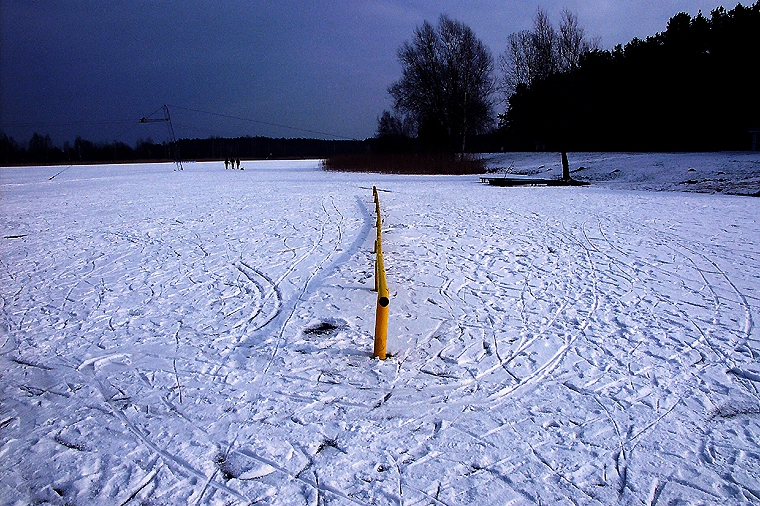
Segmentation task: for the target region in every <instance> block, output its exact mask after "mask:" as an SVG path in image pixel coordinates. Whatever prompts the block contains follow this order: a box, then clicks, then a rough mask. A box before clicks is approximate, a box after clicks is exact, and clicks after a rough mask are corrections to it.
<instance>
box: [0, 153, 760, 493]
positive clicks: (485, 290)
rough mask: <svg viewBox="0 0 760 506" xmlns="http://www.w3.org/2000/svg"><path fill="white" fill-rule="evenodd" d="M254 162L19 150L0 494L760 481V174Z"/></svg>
mask: <svg viewBox="0 0 760 506" xmlns="http://www.w3.org/2000/svg"><path fill="white" fill-rule="evenodd" d="M500 156H502V157H503V158H504V160H505V161H506V159H507V158H508V157H509V155H500ZM609 156H610V158H609V159H607V161H605V162H604V163H608V164H609V163H612V162H610V161H609V160H611V159H612V157H613V155H609ZM614 156H621V157H622V156H624V155H614ZM656 156H658V155H651V157H656ZM705 156H706V155H705ZM710 156H712V157H713V161H712V162H707V161H704V160H703V159H702V158H699V159H694V160H695V161H691V160H687V161H686V162H683V163H684V164H685V165H689V166H694V167H693V168H695V170H700V167H701V166H696V165H697V164H698V163H697V162H698V161H699V160H702V161H703V162H704V165H705V166H713V165H715V164H720V163H726V164H730V160H729V161H726V160H725V159H724V158H721V157H725V156H733V155H710ZM651 157H650V158H647V159H646V160H648V161H649V162H651V160H653V158H651ZM494 160H495V162H494V163H495V164H497V165H498V164H501V163H502V161H500V159H498V158H494ZM616 160H617V158H616ZM620 160H622V161H620V162H615V163H621V164H622V165H630V164H631V163H635V160H636V157H635V156H632V157H630V160H629V162H625V161H624V160H623V159H622V158H621V159H620ZM705 160H706V158H705ZM558 161H559V160H556V162H558ZM649 162H647V163H649ZM508 163H509V162H505V164H504V165H507V164H508ZM527 163H528V162H527V161H526V162H524V163H523V165H526V164H527ZM547 163H555V162H552V161H550V160H547V161H536V163H535V164H536V167H535V169H536V170H545V169H546V168H547ZM679 163H681V162H679ZM699 163H702V162H699ZM752 163H755V164H756V163H757V162H756V161H755V162H752ZM571 164H573V165H576V166H577V165H579V164H582V162H578V161H577V159H573V157H572V156H571ZM243 165H244V166H245V169H246V170H245V171H225V170H224V168H223V164H219V163H215V164H214V163H208V164H206V163H204V164H201V163H197V164H186V170H185V171H184V172H174V171H172V167H173V166H172V165H132V166H95V167H78V166H75V167H71V168H70V169H67V170H66V171H65V172H64V173H62V174H61V175H59V176H58V177H56V178H54V179H53V180H49V177H50V176H52V175H53V174H55V173H56V172H58V171H59V170H60V168H33V169H29V168H27V169H6V168H3V169H0V177H1V179H0V185H1V189H2V204H1V205H2V221H0V236H2V249H1V250H0V260H2V265H0V287H1V288H0V290H1V292H2V338H1V339H2V341H0V345H2V354H0V361H1V362H2V363H0V367H2V370H3V373H2V380H0V388H1V389H2V404H0V441H1V442H2V448H1V449H0V502H2V503H3V504H27V503H33V502H45V501H47V502H49V503H51V504H67V503H73V504H91V503H106V504H127V503H130V502H133V503H140V502H141V501H142V502H145V503H148V504H178V503H188V504H229V503H232V504H245V503H254V502H259V503H264V504H278V505H279V504H283V505H284V504H322V503H324V502H326V503H333V504H406V505H412V504H448V505H454V504H618V503H622V504H642V503H643V504H670V503H672V502H677V501H679V500H680V501H684V502H690V503H694V504H715V503H724V504H751V503H756V502H760V487H758V485H757V483H758V482H759V481H760V450H758V448H760V445H759V440H760V414H759V413H760V394H759V393H758V387H759V386H760V363H759V362H758V357H759V353H760V345H759V343H758V340H760V332H759V331H758V328H757V322H758V321H759V320H760V314H759V313H760V311H759V307H760V293H759V292H758V288H757V287H758V286H760V224H758V217H759V216H760V200H758V199H754V198H746V197H736V196H724V195H706V194H691V193H689V194H687V193H672V192H671V193H655V192H644V191H629V190H626V191H620V190H614V189H610V188H604V187H600V186H599V185H597V186H596V187H590V188H540V187H538V188H509V189H507V188H493V187H488V186H483V185H481V184H479V183H478V178H477V177H469V176H461V177H402V176H377V175H361V174H351V175H347V174H334V173H325V172H322V171H320V170H319V162H317V161H303V162H255V163H254V162H246V163H244V164H243ZM515 165H516V166H517V167H519V166H520V164H519V163H516V164H515ZM540 165H544V167H543V168H539V166H540ZM588 165H589V167H591V164H590V163H589V164H588ZM598 165H599V168H598V172H599V173H604V172H605V171H607V169H608V168H609V167H610V165H602V162H598ZM755 167H757V165H755ZM574 168H575V167H574ZM588 170H589V171H591V170H596V169H588ZM613 170H614V169H613ZM686 171H688V168H687V169H686ZM716 172H717V171H716ZM581 173H582V172H581ZM578 176H580V173H579V174H578ZM626 177H629V176H626ZM633 177H634V176H630V178H633ZM642 177H644V176H642ZM373 184H374V185H377V186H378V188H379V189H380V190H382V191H381V192H380V199H381V206H382V210H383V215H384V216H383V218H384V227H385V234H384V250H385V256H386V263H387V267H388V278H389V284H390V286H391V316H390V332H389V352H390V353H391V354H392V357H391V358H390V359H389V360H387V361H385V362H380V361H377V360H373V359H372V358H371V357H370V353H371V350H372V331H373V326H374V307H375V300H376V299H375V297H376V295H375V294H373V293H372V292H371V291H370V288H371V287H372V285H373V283H372V277H371V276H372V273H373V264H372V254H371V250H372V239H373V235H374V230H373V228H372V227H373V223H374V216H373V203H372V194H371V189H370V188H371V186H372V185H373ZM631 184H633V183H632V182H631ZM661 184H662V185H663V186H667V184H665V183H661ZM671 186H672V185H671Z"/></svg>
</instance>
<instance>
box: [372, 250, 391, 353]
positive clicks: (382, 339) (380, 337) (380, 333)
mask: <svg viewBox="0 0 760 506" xmlns="http://www.w3.org/2000/svg"><path fill="white" fill-rule="evenodd" d="M377 265H378V269H377V270H378V273H379V274H380V275H379V276H378V278H380V279H379V283H378V285H379V286H378V290H377V311H376V313H375V350H374V353H373V357H377V358H379V359H380V360H385V358H386V353H385V347H386V344H387V342H388V306H389V305H390V303H391V300H390V297H389V293H388V283H387V281H386V279H385V265H384V264H383V254H382V253H378V254H377Z"/></svg>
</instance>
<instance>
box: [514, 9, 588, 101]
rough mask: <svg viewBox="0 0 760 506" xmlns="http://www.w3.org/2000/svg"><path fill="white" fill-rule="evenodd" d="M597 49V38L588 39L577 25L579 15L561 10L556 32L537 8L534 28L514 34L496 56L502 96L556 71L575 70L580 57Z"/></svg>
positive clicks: (542, 12)
mask: <svg viewBox="0 0 760 506" xmlns="http://www.w3.org/2000/svg"><path fill="white" fill-rule="evenodd" d="M597 47H598V39H594V40H588V39H587V38H586V35H585V31H584V29H583V28H582V27H581V26H580V25H579V23H578V16H576V15H575V14H574V13H572V12H570V11H568V10H563V11H562V17H561V20H560V24H559V30H556V29H555V28H554V26H553V25H552V23H551V21H550V20H549V16H548V14H547V13H546V11H544V10H542V9H540V8H539V9H538V10H537V11H536V16H535V17H534V18H533V29H532V30H523V31H521V32H517V33H513V34H511V35H510V36H509V37H508V38H507V47H506V50H505V51H504V53H503V54H502V55H501V56H500V57H499V65H500V68H501V72H502V88H503V90H502V91H503V92H504V95H505V97H507V98H508V97H509V96H511V95H512V94H513V93H514V92H515V91H516V90H517V87H518V86H520V85H525V86H530V85H531V84H532V83H533V82H534V81H536V80H539V79H546V78H547V77H549V76H550V75H552V74H554V73H556V72H566V71H569V70H572V69H574V68H576V67H577V66H578V65H579V63H580V59H581V56H582V55H583V54H584V53H586V52H588V51H590V50H593V49H595V48H597Z"/></svg>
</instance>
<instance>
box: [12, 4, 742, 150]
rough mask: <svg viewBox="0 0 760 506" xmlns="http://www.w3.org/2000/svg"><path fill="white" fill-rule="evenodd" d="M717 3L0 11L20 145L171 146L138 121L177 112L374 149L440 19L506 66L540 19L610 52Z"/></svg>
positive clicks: (188, 119) (229, 128)
mask: <svg viewBox="0 0 760 506" xmlns="http://www.w3.org/2000/svg"><path fill="white" fill-rule="evenodd" d="M718 2H719V0H651V1H650V0H647V1H633V0H589V1H581V0H543V1H541V2H536V1H532V0H526V1H517V0H501V1H491V0H472V1H433V0H420V1H410V2H402V1H392V0H329V1H328V0H315V1H309V0H298V1H295V0H294V1H289V0H283V1H261V0H253V1H234V0H221V1H212V0H181V1H170V0H163V1H156V0H150V1H148V0H107V1H104V0H76V1H74V0H45V1H37V0H0V129H2V131H4V132H5V133H6V134H8V135H10V136H12V137H14V138H15V139H16V140H17V141H19V142H27V141H28V140H29V138H30V137H31V135H32V133H33V132H35V131H37V132H40V133H43V134H44V133H49V134H50V135H51V137H52V139H53V142H54V143H55V144H57V145H62V144H63V142H64V141H67V140H68V141H73V140H74V138H75V137H76V136H77V135H81V136H82V137H84V138H86V139H89V140H93V141H104V140H108V141H113V140H119V141H123V142H126V143H128V144H133V143H134V142H135V140H136V139H138V138H146V137H151V138H153V140H155V141H159V142H162V141H165V140H166V139H167V134H166V128H165V125H164V124H162V123H154V124H148V125H145V124H143V125H140V124H139V123H138V122H137V120H138V119H139V118H141V117H143V116H146V115H149V114H151V113H153V112H154V111H156V110H157V109H159V108H161V106H162V105H163V104H169V108H170V112H171V115H172V120H173V124H174V129H175V131H176V134H177V137H201V138H205V137H209V136H212V135H217V136H223V137H228V136H239V135H266V136H274V137H279V136H284V137H319V138H331V136H335V137H341V138H359V139H361V138H365V137H370V136H372V135H373V134H374V131H375V127H376V120H377V117H378V115H379V114H380V113H381V112H382V111H383V109H389V108H390V99H389V97H388V93H387V88H388V86H389V85H390V84H391V83H393V82H394V81H395V80H396V79H398V77H399V76H400V73H401V70H400V66H399V64H398V62H397V60H396V50H397V49H398V47H399V46H400V45H401V44H402V43H403V42H404V41H405V40H408V39H410V37H411V36H412V34H413V31H414V28H415V27H416V26H418V25H420V24H421V23H422V22H423V21H424V20H429V21H431V22H433V23H435V22H437V19H438V16H439V15H440V14H441V13H446V14H448V15H449V16H450V17H452V18H454V19H457V20H459V21H462V22H464V23H466V24H467V25H469V26H470V27H471V28H472V29H473V30H474V31H475V33H476V35H477V36H478V37H479V38H480V39H481V40H483V42H484V43H485V44H486V45H487V46H488V47H489V48H490V49H491V52H492V53H493V55H494V56H495V57H496V56H498V55H499V54H500V53H501V52H503V50H504V47H505V42H506V38H507V36H508V35H509V34H510V33H514V32H517V31H519V30H523V29H528V28H530V27H531V25H532V19H533V17H534V15H535V13H536V10H537V9H538V7H539V6H540V7H541V8H543V9H544V10H545V11H547V12H548V13H549V15H550V17H551V19H552V21H553V22H554V23H555V25H556V24H557V22H558V20H559V16H560V13H561V10H562V9H563V8H567V9H569V10H571V11H573V12H575V13H576V14H577V15H578V17H579V20H580V23H581V26H583V27H584V28H585V29H586V32H587V34H588V35H590V36H598V37H600V38H601V45H602V47H603V48H605V49H609V48H612V47H613V46H614V45H616V44H619V43H622V44H625V43H626V42H628V41H630V40H631V39H632V38H633V37H639V38H644V37H646V36H648V35H654V34H655V33H656V32H660V31H663V30H664V29H665V27H666V23H667V21H668V19H669V18H670V17H671V16H673V15H674V14H676V13H678V12H682V11H683V12H688V13H689V14H691V15H696V14H697V12H698V11H699V10H700V9H701V10H702V11H703V13H704V14H705V15H707V16H709V13H710V11H712V10H713V9H714V8H715V7H717V6H718V5H720V4H719V3H718ZM742 3H743V4H744V5H750V4H751V2H742ZM735 5H736V4H735V3H731V4H726V5H725V7H726V8H727V9H731V8H733V7H734V6H735ZM196 111H204V112H196ZM208 113H213V114H208ZM230 116H232V117H230ZM154 117H162V113H160V112H159V113H157V114H156V116H154ZM238 118H243V119H238ZM271 124H276V125H285V126H287V127H290V128H283V127H280V126H275V125H271Z"/></svg>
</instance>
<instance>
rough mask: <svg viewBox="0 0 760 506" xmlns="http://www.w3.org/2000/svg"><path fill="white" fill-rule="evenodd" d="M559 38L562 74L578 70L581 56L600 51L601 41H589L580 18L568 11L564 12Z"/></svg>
mask: <svg viewBox="0 0 760 506" xmlns="http://www.w3.org/2000/svg"><path fill="white" fill-rule="evenodd" d="M557 36H558V37H557V56H558V58H559V69H560V71H562V72H567V71H570V70H574V69H576V68H578V65H579V64H580V61H581V56H583V55H584V54H585V53H588V52H589V51H593V50H596V49H599V39H598V38H594V39H591V40H589V39H587V38H586V31H585V30H584V29H583V28H582V27H581V26H580V25H579V24H578V16H577V15H576V14H574V13H573V12H570V11H569V10H567V9H564V10H563V11H562V15H561V18H560V22H559V32H558V34H557Z"/></svg>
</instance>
